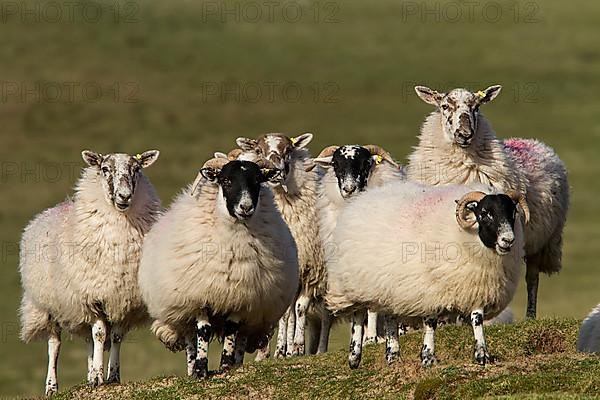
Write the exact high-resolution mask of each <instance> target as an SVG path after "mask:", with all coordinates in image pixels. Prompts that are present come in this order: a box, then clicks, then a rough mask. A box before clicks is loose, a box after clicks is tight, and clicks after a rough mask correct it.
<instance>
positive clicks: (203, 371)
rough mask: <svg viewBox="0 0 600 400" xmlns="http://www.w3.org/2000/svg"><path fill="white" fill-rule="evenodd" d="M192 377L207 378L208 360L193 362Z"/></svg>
mask: <svg viewBox="0 0 600 400" xmlns="http://www.w3.org/2000/svg"><path fill="white" fill-rule="evenodd" d="M192 378H196V379H205V378H208V360H207V359H202V360H196V362H195V363H194V371H193V372H192Z"/></svg>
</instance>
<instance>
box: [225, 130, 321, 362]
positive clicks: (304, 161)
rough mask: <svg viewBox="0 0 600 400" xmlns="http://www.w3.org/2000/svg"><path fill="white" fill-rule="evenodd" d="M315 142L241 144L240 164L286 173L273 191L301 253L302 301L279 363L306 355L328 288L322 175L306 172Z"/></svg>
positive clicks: (267, 138) (274, 137)
mask: <svg viewBox="0 0 600 400" xmlns="http://www.w3.org/2000/svg"><path fill="white" fill-rule="evenodd" d="M312 138H313V135H312V134H310V133H305V134H303V135H300V136H297V137H291V138H290V137H288V136H285V135H282V134H276V133H272V134H266V135H261V136H260V137H259V138H258V139H248V138H238V139H237V144H238V146H239V147H240V148H241V149H242V150H243V151H244V152H243V154H241V155H239V156H238V158H245V159H259V160H266V161H267V162H269V163H271V164H272V165H273V166H275V168H278V169H280V170H281V171H282V172H283V176H282V179H281V181H280V182H279V184H278V185H276V186H274V187H272V189H273V194H274V197H275V202H276V204H277V207H278V208H279V210H280V212H281V214H282V216H283V219H284V220H285V222H286V223H287V224H288V226H289V228H290V230H291V232H292V236H293V237H294V240H295V241H296V246H297V248H298V265H299V268H300V282H299V284H300V286H299V291H298V297H297V298H296V301H295V307H294V305H293V304H292V305H291V306H290V310H289V311H288V312H287V313H286V315H284V317H283V318H282V320H281V321H280V324H279V333H278V337H277V350H276V352H275V355H276V356H277V357H282V356H284V355H299V354H304V353H305V326H306V315H307V311H308V309H309V306H313V307H318V306H319V305H320V304H323V296H324V295H325V292H326V288H327V278H326V270H325V261H324V254H323V248H322V246H321V239H320V236H319V224H318V215H317V208H316V202H317V182H318V175H317V173H316V171H310V172H307V171H306V170H307V169H308V168H309V167H310V165H312V160H311V156H310V153H309V152H308V150H307V149H306V146H307V145H308V144H309V143H310V141H311V140H312ZM292 307H293V308H292ZM294 310H295V311H294ZM320 314H321V315H322V317H323V320H324V321H323V322H322V325H323V326H324V327H325V329H326V330H327V327H328V326H329V325H330V324H331V321H330V319H331V316H330V315H329V313H327V312H325V313H320ZM294 320H295V326H294Z"/></svg>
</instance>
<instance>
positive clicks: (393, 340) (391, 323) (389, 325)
mask: <svg viewBox="0 0 600 400" xmlns="http://www.w3.org/2000/svg"><path fill="white" fill-rule="evenodd" d="M384 329H385V360H386V361H387V363H388V364H392V363H393V362H395V361H397V360H398V359H399V358H400V341H399V339H398V318H396V317H394V316H393V315H389V314H388V315H386V316H385V322H384Z"/></svg>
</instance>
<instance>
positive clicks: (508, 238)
mask: <svg viewBox="0 0 600 400" xmlns="http://www.w3.org/2000/svg"><path fill="white" fill-rule="evenodd" d="M500 240H501V241H502V243H503V244H504V245H505V246H512V245H513V244H514V243H515V237H514V236H512V235H511V236H504V237H502V238H501V239H500Z"/></svg>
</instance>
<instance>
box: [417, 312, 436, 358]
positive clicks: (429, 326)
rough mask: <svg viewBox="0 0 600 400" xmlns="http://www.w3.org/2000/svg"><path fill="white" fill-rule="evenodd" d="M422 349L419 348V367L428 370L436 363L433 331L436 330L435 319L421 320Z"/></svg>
mask: <svg viewBox="0 0 600 400" xmlns="http://www.w3.org/2000/svg"><path fill="white" fill-rule="evenodd" d="M423 327H424V331H425V334H424V335H423V347H421V365H422V366H423V367H424V368H429V367H431V366H433V365H434V364H436V363H437V358H436V357H435V330H436V328H437V317H427V318H423Z"/></svg>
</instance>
